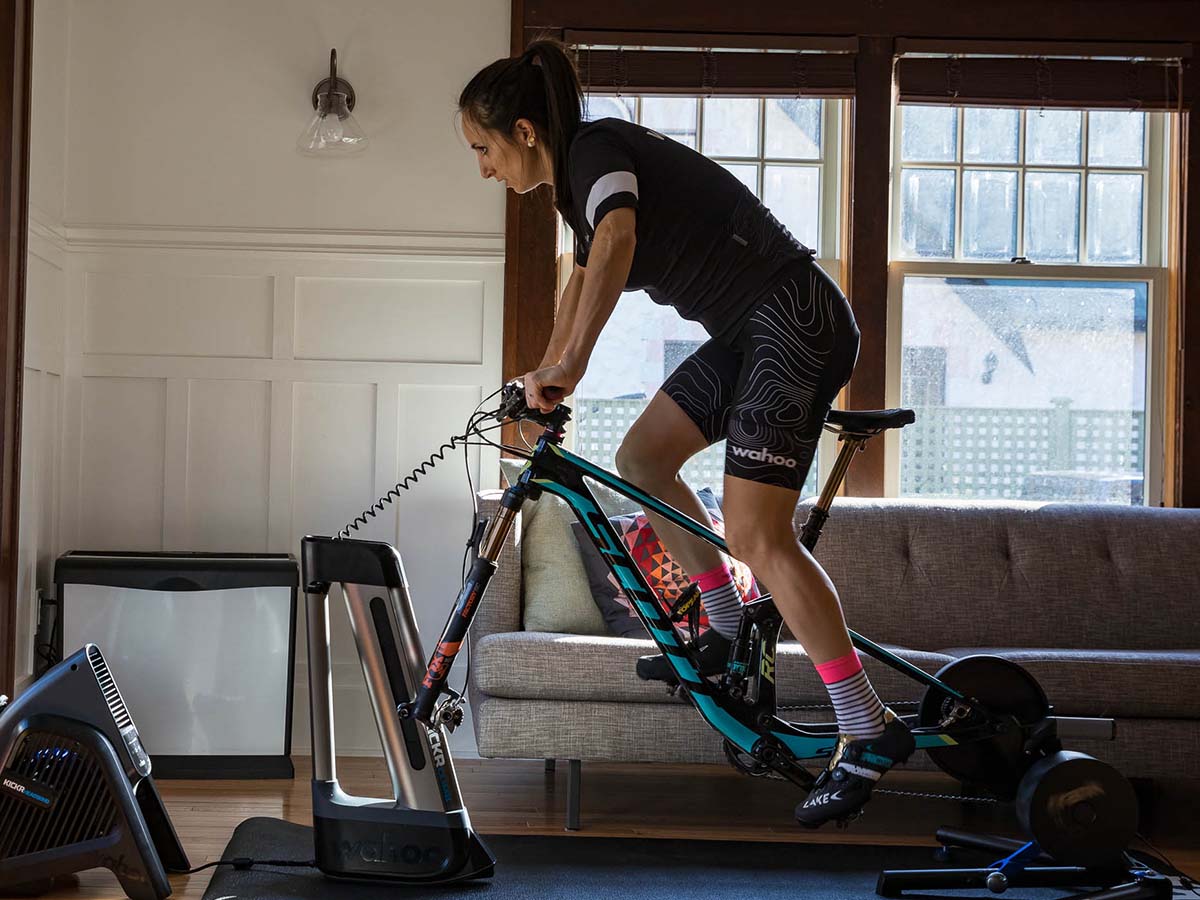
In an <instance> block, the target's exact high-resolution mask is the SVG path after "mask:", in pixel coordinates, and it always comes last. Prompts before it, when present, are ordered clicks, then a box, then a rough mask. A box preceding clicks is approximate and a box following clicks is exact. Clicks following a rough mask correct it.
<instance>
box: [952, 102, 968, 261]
mask: <svg viewBox="0 0 1200 900" xmlns="http://www.w3.org/2000/svg"><path fill="white" fill-rule="evenodd" d="M956 113H957V118H958V129H957V132H958V133H957V135H956V137H957V138H958V140H957V141H955V154H956V155H955V157H954V166H955V169H954V172H955V174H954V255H953V257H952V258H953V259H955V260H961V259H962V258H963V252H962V210H963V130H964V128H965V127H966V120H967V117H966V115H965V113H964V107H961V106H960V107H958V108H957V110H956Z"/></svg>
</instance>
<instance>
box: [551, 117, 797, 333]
mask: <svg viewBox="0 0 1200 900" xmlns="http://www.w3.org/2000/svg"><path fill="white" fill-rule="evenodd" d="M567 168H568V172H569V177H570V181H571V192H572V207H573V212H574V215H573V216H572V217H571V218H572V219H573V221H568V223H567V224H568V225H570V226H571V229H572V231H574V233H575V262H576V263H577V264H579V265H581V266H586V265H587V259H588V252H589V250H590V249H591V244H592V238H593V237H594V236H595V233H596V228H597V226H599V224H600V221H601V219H603V218H604V216H605V215H607V214H608V213H609V212H610V211H612V210H614V209H620V208H622V207H633V208H635V209H636V210H637V247H636V249H635V250H634V254H633V264H632V266H631V267H630V270H629V277H628V278H627V279H626V283H625V290H627V291H634V290H643V291H645V292H646V293H647V294H648V295H649V296H650V299H651V300H653V301H654V302H655V303H659V304H662V305H664V306H667V305H669V306H673V307H675V309H676V310H677V311H678V312H679V314H680V315H681V316H683V317H684V318H685V319H691V320H694V321H697V322H699V323H700V324H701V325H703V326H704V328H705V330H707V331H708V333H709V334H710V335H712V336H713V337H718V338H719V337H726V336H730V335H733V334H736V333H737V332H738V331H739V330H740V329H741V327H742V326H743V325H744V324H745V322H746V320H747V319H748V318H749V316H750V313H751V312H752V310H753V309H754V307H755V305H756V304H757V303H758V302H759V301H760V300H761V299H763V298H764V297H765V296H767V295H769V294H770V293H771V292H772V291H773V290H775V288H776V287H777V286H778V284H779V280H780V277H781V275H782V273H783V272H784V270H785V269H787V267H788V265H789V263H794V262H795V260H797V259H798V258H811V255H812V252H813V251H811V250H809V249H808V248H807V247H805V246H804V245H803V244H801V243H800V242H799V241H797V240H796V239H795V238H794V237H792V235H791V233H790V232H788V230H787V229H786V228H784V227H783V225H782V224H780V222H779V221H778V220H777V219H776V218H775V217H774V216H773V215H771V213H770V211H769V210H767V208H766V207H765V206H763V205H762V203H760V202H759V200H758V198H757V197H755V196H754V194H753V193H751V192H750V191H749V190H748V189H747V188H746V186H745V185H744V184H742V183H741V182H740V181H738V179H737V178H736V177H734V175H733V174H732V173H730V172H729V171H727V170H726V169H725V168H723V167H722V166H720V165H718V164H717V163H715V162H713V161H712V160H710V159H709V158H708V157H706V156H704V155H703V154H701V153H698V152H696V151H695V150H692V149H691V148H690V147H685V146H684V145H683V144H680V143H678V142H677V141H673V140H671V139H670V138H667V137H664V136H663V135H661V134H658V133H657V132H654V131H651V130H650V129H648V128H645V127H643V126H641V125H634V124H632V123H630V122H623V121H621V120H620V119H600V120H598V121H596V122H589V123H585V124H584V125H583V126H582V127H581V128H580V129H579V131H578V133H577V134H576V135H575V139H574V140H573V141H572V142H571V149H570V154H569V157H568V162H567Z"/></svg>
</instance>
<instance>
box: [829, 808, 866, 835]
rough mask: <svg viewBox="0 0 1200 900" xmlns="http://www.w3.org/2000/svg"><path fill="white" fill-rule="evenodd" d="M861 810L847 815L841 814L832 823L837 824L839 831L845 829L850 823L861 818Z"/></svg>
mask: <svg viewBox="0 0 1200 900" xmlns="http://www.w3.org/2000/svg"><path fill="white" fill-rule="evenodd" d="M862 815H863V811H862V810H861V809H860V810H859V811H858V812H856V813H851V814H850V815H848V816H842V817H841V818H840V819H834V820H833V821H834V824H835V825H837V827H838V829H839V830H840V831H845V830H846V829H847V828H849V827H850V826H851V825H852V824H854V823H855V822H856V821H858V820H859V819H861V818H862Z"/></svg>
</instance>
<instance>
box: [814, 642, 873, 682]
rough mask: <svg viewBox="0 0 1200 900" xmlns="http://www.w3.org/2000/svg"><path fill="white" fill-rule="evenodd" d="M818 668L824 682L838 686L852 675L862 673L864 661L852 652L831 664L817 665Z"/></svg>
mask: <svg viewBox="0 0 1200 900" xmlns="http://www.w3.org/2000/svg"><path fill="white" fill-rule="evenodd" d="M816 667H817V674H818V675H820V676H821V680H822V681H823V682H825V683H826V684H836V683H837V682H839V681H844V680H845V679H847V678H849V677H850V676H851V675H857V674H858V673H859V672H861V671H862V667H863V664H862V660H861V659H859V658H858V653H857V652H855V651H854V650H851V651H850V652H849V653H847V654H846V655H845V656H839V657H838V658H837V659H831V660H829V662H823V663H816Z"/></svg>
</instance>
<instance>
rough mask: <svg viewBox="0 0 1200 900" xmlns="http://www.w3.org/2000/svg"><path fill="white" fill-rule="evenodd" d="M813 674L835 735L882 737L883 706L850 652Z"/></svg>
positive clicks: (858, 662)
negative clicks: (827, 702)
mask: <svg viewBox="0 0 1200 900" xmlns="http://www.w3.org/2000/svg"><path fill="white" fill-rule="evenodd" d="M817 674H819V675H820V676H821V680H822V681H824V682H825V689H826V690H827V691H829V699H830V700H831V701H832V702H833V711H834V715H836V716H837V722H838V730H839V731H841V732H843V733H844V734H849V735H852V736H854V737H855V738H876V737H879V735H881V734H883V731H884V726H885V724H886V722H885V720H884V708H883V704H882V703H881V702H880V701H879V697H878V696H876V694H875V689H874V688H872V687H871V682H869V681H868V680H867V673H866V672H865V671H863V665H862V660H860V659H859V658H858V654H857V653H855V652H854V651H853V650H851V651H850V652H849V653H847V654H846V655H845V656H839V657H838V658H837V659H831V660H829V662H823V663H818V664H817ZM856 771H857V770H856ZM863 771H864V772H865V771H866V770H863ZM860 774H862V773H860ZM866 777H870V774H869V773H868V774H867V775H866Z"/></svg>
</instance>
